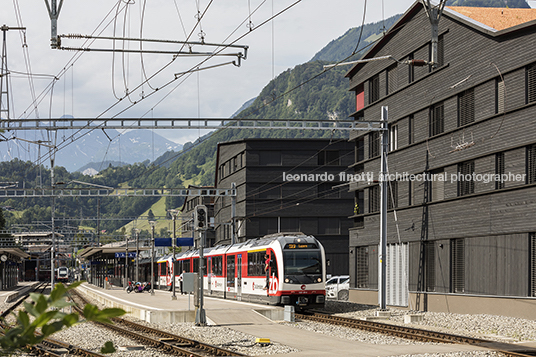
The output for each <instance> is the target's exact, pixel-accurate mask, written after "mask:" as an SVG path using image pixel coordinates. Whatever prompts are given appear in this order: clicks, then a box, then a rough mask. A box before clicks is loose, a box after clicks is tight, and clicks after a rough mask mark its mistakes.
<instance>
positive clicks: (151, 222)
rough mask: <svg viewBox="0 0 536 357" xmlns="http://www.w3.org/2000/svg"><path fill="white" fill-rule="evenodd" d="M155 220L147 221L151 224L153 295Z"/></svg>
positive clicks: (152, 293)
mask: <svg viewBox="0 0 536 357" xmlns="http://www.w3.org/2000/svg"><path fill="white" fill-rule="evenodd" d="M155 223H156V222H155V221H149V224H150V225H151V245H152V247H151V295H153V296H154V224H155Z"/></svg>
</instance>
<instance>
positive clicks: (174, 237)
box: [169, 209, 178, 300]
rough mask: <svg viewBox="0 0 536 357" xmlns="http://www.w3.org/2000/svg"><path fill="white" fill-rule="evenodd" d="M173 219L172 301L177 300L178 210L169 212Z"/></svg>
mask: <svg viewBox="0 0 536 357" xmlns="http://www.w3.org/2000/svg"><path fill="white" fill-rule="evenodd" d="M169 212H170V213H171V215H172V217H173V238H172V240H171V249H173V261H172V264H171V291H173V294H172V295H171V300H177V295H175V243H176V241H177V227H176V220H177V213H178V212H177V210H175V209H172V210H169Z"/></svg>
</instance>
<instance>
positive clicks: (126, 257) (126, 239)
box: [123, 235, 128, 288]
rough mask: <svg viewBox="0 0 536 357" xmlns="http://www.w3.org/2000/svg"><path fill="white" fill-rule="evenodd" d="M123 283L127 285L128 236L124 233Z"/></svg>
mask: <svg viewBox="0 0 536 357" xmlns="http://www.w3.org/2000/svg"><path fill="white" fill-rule="evenodd" d="M125 241H126V246H125V285H123V286H124V287H125V288H126V287H128V236H127V235H125Z"/></svg>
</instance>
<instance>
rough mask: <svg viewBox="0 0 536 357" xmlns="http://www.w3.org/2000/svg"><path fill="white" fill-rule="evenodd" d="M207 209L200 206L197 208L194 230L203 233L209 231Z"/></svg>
mask: <svg viewBox="0 0 536 357" xmlns="http://www.w3.org/2000/svg"><path fill="white" fill-rule="evenodd" d="M207 216H208V214H207V207H206V206H204V205H199V206H196V207H195V211H194V229H195V230H196V231H201V230H205V229H207Z"/></svg>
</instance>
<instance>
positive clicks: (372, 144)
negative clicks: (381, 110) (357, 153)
mask: <svg viewBox="0 0 536 357" xmlns="http://www.w3.org/2000/svg"><path fill="white" fill-rule="evenodd" d="M368 138H369V159H372V158H373V157H376V156H379V155H380V145H381V143H380V132H379V131H373V132H372V133H370V134H369V136H368Z"/></svg>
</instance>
